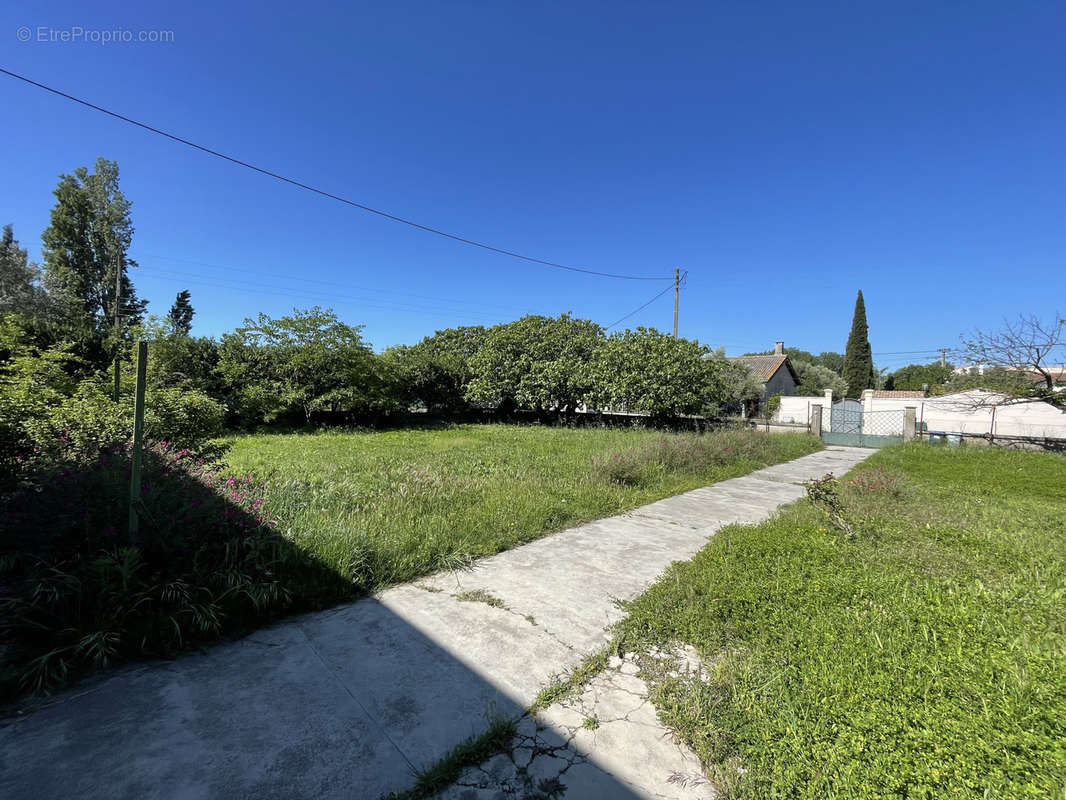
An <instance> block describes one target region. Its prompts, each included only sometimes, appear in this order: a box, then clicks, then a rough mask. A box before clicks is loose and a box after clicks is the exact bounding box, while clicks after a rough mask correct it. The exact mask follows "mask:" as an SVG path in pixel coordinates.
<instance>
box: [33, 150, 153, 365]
mask: <svg viewBox="0 0 1066 800" xmlns="http://www.w3.org/2000/svg"><path fill="white" fill-rule="evenodd" d="M54 194H55V197H56V204H55V206H54V207H53V208H52V215H51V224H50V225H49V226H48V228H46V229H45V231H44V233H43V234H42V235H41V239H42V243H43V245H42V253H43V255H44V285H45V286H46V288H47V289H48V291H49V293H50V294H51V295H52V297H53V299H54V300H55V301H56V302H57V303H58V304H59V306H60V308H61V309H62V312H63V315H64V318H65V321H66V323H67V325H68V327H69V328H70V329H71V331H72V332H73V333H74V337H75V338H76V339H78V340H81V341H83V342H86V343H91V344H95V345H96V347H97V348H98V349H105V350H106V349H111V348H113V347H114V346H116V345H117V342H116V341H115V340H114V329H115V311H116V306H115V299H116V298H115V283H116V281H115V278H116V276H118V277H119V284H120V286H121V294H122V297H121V303H120V308H119V315H120V317H121V320H120V324H119V331H120V336H121V338H122V339H123V340H125V339H127V338H128V336H129V333H130V331H131V330H132V329H133V328H134V327H136V326H137V325H139V324H140V322H141V318H142V316H143V314H144V309H145V306H146V305H147V303H146V302H145V301H143V300H140V299H139V298H138V297H137V293H136V291H135V290H134V287H133V282H132V281H131V280H130V279H129V274H128V268H129V267H135V266H136V262H134V261H132V260H130V259H128V258H127V257H126V253H127V251H128V250H129V247H130V242H131V241H132V239H133V223H132V221H131V219H130V206H131V204H130V201H129V200H127V199H126V197H125V195H124V194H123V193H122V190H121V189H119V186H118V164H116V163H115V162H114V161H108V160H107V159H104V158H98V159H97V160H96V165H95V171H93V172H89V170H88V169H87V168H85V167H78V168H77V169H76V170H74V174H73V175H61V176H60V181H59V185H58V186H57V187H56V189H55V192H54Z"/></svg>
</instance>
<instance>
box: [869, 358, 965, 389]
mask: <svg viewBox="0 0 1066 800" xmlns="http://www.w3.org/2000/svg"><path fill="white" fill-rule="evenodd" d="M954 373H955V365H954V364H950V363H948V364H941V363H940V362H939V361H935V362H933V363H931V364H908V365H907V366H905V367H900V368H899V369H897V370H896V371H895V372H890V373H889V374H888V375H887V376H886V377H885V388H886V389H895V390H910V391H919V390H921V389H924V388H925V387H926V386H928V387H929V389H930V390H931V391H933V390H935V389H936V387H938V386H943V385H944V384H946V383H947V382H948V381H949V380H951V376H952V375H953V374H954Z"/></svg>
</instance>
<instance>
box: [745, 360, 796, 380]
mask: <svg viewBox="0 0 1066 800" xmlns="http://www.w3.org/2000/svg"><path fill="white" fill-rule="evenodd" d="M731 360H732V361H739V362H740V363H741V364H743V365H744V366H745V367H747V368H748V369H750V370H751V371H752V372H753V373H755V377H756V378H758V379H759V380H760V381H762V382H763V383H766V382H767V381H768V380H770V378H772V377H774V373H775V372H777V371H778V370H779V369H781V365H782V364H784V363H785V361H787V360H788V356H735V357H734V358H733V359H731Z"/></svg>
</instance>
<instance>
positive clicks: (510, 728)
mask: <svg viewBox="0 0 1066 800" xmlns="http://www.w3.org/2000/svg"><path fill="white" fill-rule="evenodd" d="M488 720H489V729H488V730H487V731H485V732H484V733H482V734H480V735H477V736H471V737H470V738H469V739H464V740H463V741H462V742H460V743H459V744H457V745H456V746H455V747H453V748H452V750H451V752H449V753H448V754H447V755H445V756H444V757H443V758H442V759H441V760H440V761H438V762H437V763H435V764H432V765H431V766H429V767H426V768H425V769H422V770H418V771H417V772H416V773H415V785H414V786H413V787H411V788H410V789H408V790H407V791H406V792H391V793H390V794H388V795H386V796H385V798H383V800H425V799H426V798H430V797H434V796H436V795H437V794H438V793H440V792H442V791H443V790H444V789H447V788H448V787H449V786H451V785H452V784H453V783H455V782H456V781H457V780H458V779H459V777H460V776H461V775H462V774H463V771H464V770H466V769H468V768H469V767H476V766H477V765H478V764H482V763H484V762H486V761H488V760H489V759H490V758H492V757H493V756H496V755H499V754H500V753H503V752H506V751H507V749H508V748H509V747H510V746H511V742H512V741H513V739H514V737H515V734H516V733H517V732H518V723H517V721H516V720H514V719H513V718H511V717H508V716H504V715H502V714H499V713H497V712H496V710H495V708H493V709H492V710H490V712H489V717H488Z"/></svg>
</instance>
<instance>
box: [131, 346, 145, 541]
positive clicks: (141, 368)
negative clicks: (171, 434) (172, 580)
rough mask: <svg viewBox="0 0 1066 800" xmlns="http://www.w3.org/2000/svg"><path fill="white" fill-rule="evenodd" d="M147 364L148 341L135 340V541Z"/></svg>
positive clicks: (132, 489) (132, 517) (138, 522)
mask: <svg viewBox="0 0 1066 800" xmlns="http://www.w3.org/2000/svg"><path fill="white" fill-rule="evenodd" d="M147 365H148V342H144V341H141V342H137V393H136V396H135V397H136V399H135V401H134V406H133V452H132V453H131V454H130V456H131V464H130V538H131V539H133V540H134V541H136V539H137V531H138V528H139V527H140V517H139V516H138V514H137V504H138V503H139V502H140V499H141V447H142V440H143V439H144V384H145V382H146V381H145V377H146V375H145V372H146V367H147Z"/></svg>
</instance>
